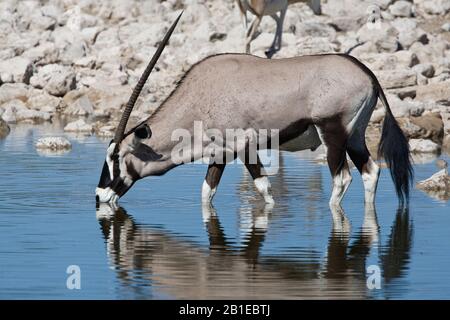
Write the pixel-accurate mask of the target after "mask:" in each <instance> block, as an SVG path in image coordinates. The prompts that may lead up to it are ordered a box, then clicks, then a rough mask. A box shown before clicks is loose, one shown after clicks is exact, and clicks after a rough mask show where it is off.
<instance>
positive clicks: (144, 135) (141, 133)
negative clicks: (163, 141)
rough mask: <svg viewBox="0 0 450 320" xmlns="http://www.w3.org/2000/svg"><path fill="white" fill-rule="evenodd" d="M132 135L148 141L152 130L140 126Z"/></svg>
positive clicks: (146, 126) (145, 126) (143, 125)
mask: <svg viewBox="0 0 450 320" xmlns="http://www.w3.org/2000/svg"><path fill="white" fill-rule="evenodd" d="M134 135H135V136H136V137H137V138H139V139H149V138H150V137H151V136H152V130H150V127H149V126H148V125H147V124H142V125H140V126H139V127H137V128H136V130H134Z"/></svg>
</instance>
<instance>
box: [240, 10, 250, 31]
mask: <svg viewBox="0 0 450 320" xmlns="http://www.w3.org/2000/svg"><path fill="white" fill-rule="evenodd" d="M241 19H242V24H243V25H244V30H245V32H247V29H248V21H247V12H241Z"/></svg>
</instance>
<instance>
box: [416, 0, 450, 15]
mask: <svg viewBox="0 0 450 320" xmlns="http://www.w3.org/2000/svg"><path fill="white" fill-rule="evenodd" d="M415 1H416V2H417V5H418V6H419V7H421V8H423V9H424V10H425V12H427V13H430V14H441V15H444V14H446V13H447V12H448V11H450V0H420V1H417V0H415Z"/></svg>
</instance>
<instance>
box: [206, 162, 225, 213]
mask: <svg viewBox="0 0 450 320" xmlns="http://www.w3.org/2000/svg"><path fill="white" fill-rule="evenodd" d="M224 170H225V163H223V164H217V163H212V164H210V165H209V166H208V171H207V172H206V177H205V181H203V186H202V203H204V204H208V203H211V201H212V199H213V198H214V195H215V193H216V191H217V186H218V185H219V182H220V178H221V177H222V173H223V171H224Z"/></svg>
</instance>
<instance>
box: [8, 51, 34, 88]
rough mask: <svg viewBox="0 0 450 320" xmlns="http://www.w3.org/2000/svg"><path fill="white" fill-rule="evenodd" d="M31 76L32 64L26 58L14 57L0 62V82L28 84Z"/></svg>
mask: <svg viewBox="0 0 450 320" xmlns="http://www.w3.org/2000/svg"><path fill="white" fill-rule="evenodd" d="M32 74H33V64H32V63H31V61H30V60H29V59H27V58H23V57H14V58H11V59H8V60H3V61H0V79H1V81H2V82H23V83H27V84H28V83H29V82H30V77H31V75H32Z"/></svg>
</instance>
